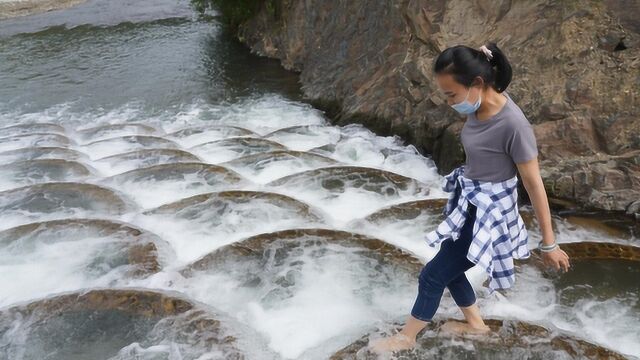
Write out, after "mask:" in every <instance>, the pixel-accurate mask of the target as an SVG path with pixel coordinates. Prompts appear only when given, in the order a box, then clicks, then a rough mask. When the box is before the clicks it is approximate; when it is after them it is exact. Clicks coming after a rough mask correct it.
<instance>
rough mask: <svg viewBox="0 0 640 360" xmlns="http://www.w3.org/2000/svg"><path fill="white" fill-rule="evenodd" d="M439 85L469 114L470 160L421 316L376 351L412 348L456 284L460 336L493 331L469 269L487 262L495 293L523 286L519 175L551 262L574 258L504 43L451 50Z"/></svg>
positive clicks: (417, 307)
mask: <svg viewBox="0 0 640 360" xmlns="http://www.w3.org/2000/svg"><path fill="white" fill-rule="evenodd" d="M434 72H435V78H436V81H437V84H438V87H439V88H440V90H441V91H442V92H443V94H444V95H445V96H446V98H447V103H448V104H449V105H450V106H452V107H453V108H454V110H456V111H458V112H459V113H461V114H465V115H466V116H467V119H466V122H465V124H464V126H463V129H462V133H461V140H462V144H463V146H464V149H465V153H466V163H465V164H464V165H461V166H460V167H458V168H456V169H455V170H453V171H452V172H451V173H450V174H448V175H447V176H446V177H445V183H444V186H443V189H444V190H445V191H448V192H449V193H450V195H449V200H448V202H447V205H446V207H445V209H444V211H443V212H444V214H445V215H446V216H447V218H446V219H445V220H444V221H443V222H442V223H441V224H440V225H438V227H437V228H436V229H435V230H433V231H432V232H430V233H428V234H427V235H426V237H425V238H426V241H427V243H428V244H429V245H430V246H435V245H437V244H441V245H440V250H439V251H438V253H437V254H436V255H435V257H434V258H433V259H432V260H431V261H430V262H429V263H427V264H426V265H425V267H424V268H423V269H422V271H421V273H420V276H419V285H418V296H417V298H416V301H415V303H414V306H413V308H412V310H411V315H410V316H409V317H408V319H407V322H406V324H405V326H404V327H403V329H402V330H401V331H400V332H399V333H398V334H396V335H394V336H391V337H387V338H382V339H378V340H377V341H374V342H372V343H371V344H370V347H371V348H372V350H373V351H375V352H385V351H394V350H402V349H409V348H412V347H413V346H415V343H416V335H417V334H418V333H419V332H420V331H421V330H422V329H424V327H425V326H426V325H427V322H429V321H431V319H432V317H433V315H434V314H435V312H436V310H437V308H438V306H439V304H440V298H441V297H442V294H443V291H444V288H445V287H446V288H448V289H449V292H450V293H451V296H452V297H453V299H454V301H455V302H456V304H457V305H458V306H459V307H460V309H461V310H462V313H463V314H464V317H465V319H466V322H448V323H446V324H444V325H443V328H444V329H443V330H444V331H448V332H455V333H484V332H487V331H489V328H488V327H487V326H486V325H485V323H484V321H483V320H482V317H481V316H480V311H479V309H478V306H477V305H476V297H475V293H474V290H473V288H472V287H471V284H470V283H469V281H468V280H467V278H466V276H465V271H466V270H468V269H470V268H471V267H473V266H474V265H476V264H478V265H480V266H481V267H482V268H483V269H485V270H486V272H487V274H488V276H489V278H490V279H491V281H490V284H489V287H490V290H491V291H493V290H495V289H506V288H509V287H511V285H513V282H514V280H515V273H514V271H513V259H521V258H526V257H528V256H529V249H528V246H527V240H528V234H527V230H526V229H525V227H524V223H523V221H522V218H521V217H520V215H519V213H518V207H517V187H516V185H517V183H518V177H517V173H518V172H519V173H520V178H521V180H522V181H523V184H524V187H525V189H526V190H527V193H528V194H529V198H530V199H531V203H532V205H533V208H534V210H535V214H536V217H537V219H538V222H539V224H540V228H541V232H542V241H541V242H540V244H538V248H539V249H540V250H541V252H542V254H543V258H544V261H545V263H547V265H549V266H552V267H554V268H556V269H558V270H560V269H562V270H563V271H567V270H568V269H569V257H568V256H567V254H566V253H565V252H564V251H563V250H561V249H560V247H558V245H557V244H556V243H555V239H554V235H553V230H552V227H551V214H550V210H549V203H548V200H547V195H546V192H545V189H544V186H543V183H542V179H541V177H540V169H539V167H538V160H537V155H538V151H537V144H536V139H535V136H534V133H533V129H532V127H531V124H530V123H529V121H528V120H527V118H526V117H525V115H524V114H523V112H522V110H521V109H520V108H519V107H518V105H516V104H515V103H514V102H513V100H512V99H511V97H510V96H509V95H508V94H507V93H506V92H505V89H506V88H507V86H508V85H509V83H510V82H511V65H510V64H509V62H508V60H507V58H506V56H505V55H504V53H503V52H502V51H501V50H500V49H499V48H498V47H497V45H496V44H495V43H489V44H488V46H482V47H481V48H480V49H473V48H470V47H467V46H463V45H458V46H454V47H450V48H448V49H446V50H444V51H443V52H442V53H441V54H440V55H439V56H438V58H437V59H436V61H435V65H434Z"/></svg>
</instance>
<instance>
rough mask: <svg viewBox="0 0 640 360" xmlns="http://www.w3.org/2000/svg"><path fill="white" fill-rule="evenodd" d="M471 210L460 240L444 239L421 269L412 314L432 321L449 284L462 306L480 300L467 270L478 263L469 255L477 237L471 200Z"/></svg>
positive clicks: (450, 290)
mask: <svg viewBox="0 0 640 360" xmlns="http://www.w3.org/2000/svg"><path fill="white" fill-rule="evenodd" d="M468 211H469V216H468V217H467V220H466V221H465V223H464V225H463V227H462V229H461V231H460V237H459V238H458V239H457V240H456V241H453V240H451V239H447V240H444V241H443V242H442V244H441V245H440V251H438V253H437V254H436V256H435V257H434V258H433V259H432V260H431V261H429V262H428V263H427V264H426V265H425V266H424V268H423V269H422V271H421V272H420V276H419V277H418V279H419V283H418V297H417V298H416V302H415V304H414V305H413V309H412V310H411V315H412V316H413V317H415V318H416V319H420V320H422V321H431V319H432V318H433V315H434V314H435V313H436V310H438V306H439V305H440V298H441V297H442V294H443V292H444V288H445V287H446V288H448V289H449V292H450V293H451V296H452V297H453V300H454V301H455V302H456V304H457V305H458V306H460V307H467V306H471V305H473V304H474V303H475V302H476V294H475V293H474V291H473V287H471V284H470V283H469V280H467V277H466V276H465V274H464V272H465V271H467V270H469V269H470V268H472V267H473V266H474V265H475V264H474V263H473V262H471V261H469V260H468V259H467V252H468V251H469V245H471V240H472V239H473V234H472V231H473V223H474V221H475V217H476V207H475V205H473V204H471V203H469V207H468Z"/></svg>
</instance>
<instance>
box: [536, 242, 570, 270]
mask: <svg viewBox="0 0 640 360" xmlns="http://www.w3.org/2000/svg"><path fill="white" fill-rule="evenodd" d="M542 259H543V261H544V263H545V264H546V265H547V266H550V267H553V268H554V269H556V270H560V269H562V270H563V271H564V272H567V271H569V267H571V265H570V264H569V255H567V253H566V252H564V250H562V249H560V246H558V247H556V249H555V250H553V251H550V252H543V253H542Z"/></svg>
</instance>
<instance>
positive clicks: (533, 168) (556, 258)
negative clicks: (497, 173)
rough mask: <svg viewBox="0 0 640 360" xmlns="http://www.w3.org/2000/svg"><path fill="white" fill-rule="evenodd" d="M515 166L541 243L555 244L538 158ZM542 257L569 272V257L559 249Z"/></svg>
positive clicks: (545, 253)
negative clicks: (538, 227)
mask: <svg viewBox="0 0 640 360" xmlns="http://www.w3.org/2000/svg"><path fill="white" fill-rule="evenodd" d="M516 166H517V167H518V172H519V173H520V179H521V180H522V184H523V185H524V187H525V189H526V190H527V194H529V199H531V205H533V209H534V211H535V213H536V218H537V219H538V223H539V224H540V231H541V232H542V243H543V244H544V245H552V244H554V243H555V236H554V234H553V228H552V225H551V224H552V223H551V210H550V209H549V201H548V199H547V193H546V191H545V189H544V184H543V182H542V177H541V176H540V167H539V166H538V157H537V156H536V157H534V158H533V159H531V160H529V161H526V162H522V163H516ZM542 255H543V259H544V261H545V262H547V264H549V265H552V266H553V267H554V268H556V269H558V270H559V269H562V270H564V271H567V270H569V266H570V265H569V256H567V253H565V252H564V250H562V249H560V247H557V248H556V250H554V251H551V252H543V253H542Z"/></svg>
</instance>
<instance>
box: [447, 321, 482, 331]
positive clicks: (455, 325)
mask: <svg viewBox="0 0 640 360" xmlns="http://www.w3.org/2000/svg"><path fill="white" fill-rule="evenodd" d="M440 330H441V331H442V332H444V333H448V334H486V333H488V332H489V331H491V329H490V328H489V327H488V326H487V325H484V326H483V327H480V328H478V327H473V326H471V325H469V323H466V322H460V321H447V322H446V323H444V324H443V325H442V326H440Z"/></svg>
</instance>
